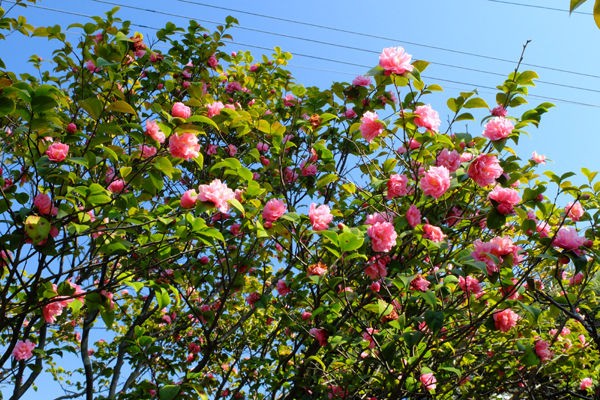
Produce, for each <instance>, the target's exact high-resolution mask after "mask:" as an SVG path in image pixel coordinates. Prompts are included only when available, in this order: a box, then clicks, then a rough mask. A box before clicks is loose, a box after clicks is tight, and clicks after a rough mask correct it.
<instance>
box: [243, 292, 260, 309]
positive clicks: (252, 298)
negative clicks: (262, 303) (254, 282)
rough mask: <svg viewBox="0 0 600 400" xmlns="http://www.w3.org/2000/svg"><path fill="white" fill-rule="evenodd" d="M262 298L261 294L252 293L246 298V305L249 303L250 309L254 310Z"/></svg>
mask: <svg viewBox="0 0 600 400" xmlns="http://www.w3.org/2000/svg"><path fill="white" fill-rule="evenodd" d="M260 297H261V296H260V293H258V292H252V293H250V294H249V295H248V296H246V303H248V305H249V306H250V307H252V308H254V305H255V304H256V302H258V301H259V300H260Z"/></svg>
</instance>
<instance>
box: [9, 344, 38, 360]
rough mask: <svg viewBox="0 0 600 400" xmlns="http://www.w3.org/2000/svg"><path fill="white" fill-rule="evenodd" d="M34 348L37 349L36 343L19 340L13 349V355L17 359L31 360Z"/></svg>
mask: <svg viewBox="0 0 600 400" xmlns="http://www.w3.org/2000/svg"><path fill="white" fill-rule="evenodd" d="M33 349H35V344H34V343H31V341H29V340H26V341H22V340H19V341H18V342H17V344H16V345H15V348H14V349H13V352H12V356H13V357H14V358H15V360H17V361H21V360H29V359H30V358H31V357H32V356H33Z"/></svg>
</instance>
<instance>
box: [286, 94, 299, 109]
mask: <svg viewBox="0 0 600 400" xmlns="http://www.w3.org/2000/svg"><path fill="white" fill-rule="evenodd" d="M297 102H298V100H297V99H296V97H294V95H293V94H291V93H288V94H286V95H285V97H284V98H283V105H284V106H286V107H292V106H294V105H295V104H296V103H297Z"/></svg>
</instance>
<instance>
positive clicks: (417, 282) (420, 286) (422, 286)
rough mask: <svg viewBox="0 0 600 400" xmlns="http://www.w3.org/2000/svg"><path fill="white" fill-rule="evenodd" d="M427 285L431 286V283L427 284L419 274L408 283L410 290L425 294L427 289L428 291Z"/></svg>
mask: <svg viewBox="0 0 600 400" xmlns="http://www.w3.org/2000/svg"><path fill="white" fill-rule="evenodd" d="M429 285H431V282H429V281H428V280H427V279H425V278H423V276H421V274H419V275H417V276H416V277H415V278H414V279H413V280H412V281H411V282H410V287H411V288H412V289H414V290H418V291H420V292H426V291H427V289H429Z"/></svg>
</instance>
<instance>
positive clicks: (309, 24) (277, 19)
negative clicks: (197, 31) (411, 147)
mask: <svg viewBox="0 0 600 400" xmlns="http://www.w3.org/2000/svg"><path fill="white" fill-rule="evenodd" d="M93 1H100V0H93ZM176 1H179V2H181V3H189V4H195V5H198V6H202V7H208V8H215V9H220V10H224V11H229V12H236V13H240V14H246V15H252V16H255V17H260V18H267V19H272V20H275V21H281V22H289V23H292V24H297V25H304V26H310V27H313V28H319V29H325V30H329V31H334V32H341V33H347V34H351V35H357V36H363V37H369V38H373V39H380V40H387V41H392V42H399V43H406V44H410V45H411V46H417V47H425V48H428V49H434V50H440V51H446V52H449V53H455V54H463V55H467V56H472V57H478V58H485V59H488V60H495V61H502V62H507V63H510V64H513V65H514V64H515V61H514V60H510V59H506V58H500V57H492V56H487V55H483V54H478V53H472V52H468V51H462V50H456V49H448V48H445V47H439V46H433V45H428V44H423V43H416V42H409V41H407V40H402V39H397V38H391V37H386V36H379V35H372V34H369V33H365V32H356V31H351V30H348V29H342V28H335V27H330V26H325V25H319V24H314V23H310V22H304V21H298V20H293V19H288V18H281V17H275V16H272V15H266V14H259V13H255V12H251V11H244V10H238V9H235V8H228V7H222V6H216V5H213V4H206V3H202V2H199V1H192V0H176ZM490 1H492V0H490ZM540 7H541V6H540ZM521 65H526V66H528V67H533V68H538V69H547V70H550V71H557V72H563V73H566V74H573V75H579V76H586V77H589V78H597V79H600V75H594V74H588V73H584V72H577V71H572V70H567V69H561V68H555V67H549V66H545V65H537V64H529V63H521Z"/></svg>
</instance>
